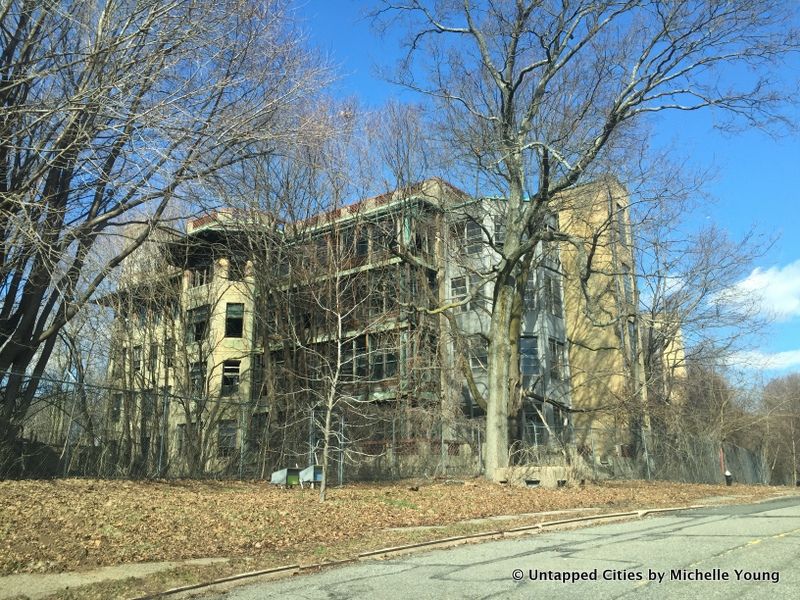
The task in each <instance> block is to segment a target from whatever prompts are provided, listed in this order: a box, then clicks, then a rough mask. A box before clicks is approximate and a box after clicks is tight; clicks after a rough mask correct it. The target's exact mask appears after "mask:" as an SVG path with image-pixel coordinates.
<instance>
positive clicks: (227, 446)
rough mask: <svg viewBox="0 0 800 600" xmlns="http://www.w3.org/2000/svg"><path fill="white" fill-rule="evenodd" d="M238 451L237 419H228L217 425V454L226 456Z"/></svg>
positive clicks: (221, 456) (222, 456)
mask: <svg viewBox="0 0 800 600" xmlns="http://www.w3.org/2000/svg"><path fill="white" fill-rule="evenodd" d="M235 453H236V421H234V420H233V419H226V420H223V421H220V422H219V425H218V426H217V456H219V457H220V458H224V457H226V456H233V455H234V454H235Z"/></svg>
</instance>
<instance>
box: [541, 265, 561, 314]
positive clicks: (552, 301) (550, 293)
mask: <svg viewBox="0 0 800 600" xmlns="http://www.w3.org/2000/svg"><path fill="white" fill-rule="evenodd" d="M544 292H545V302H546V303H547V311H548V312H549V313H550V314H551V315H553V316H555V317H562V316H563V315H564V305H563V302H562V300H561V286H560V285H559V282H558V279H556V278H555V277H553V276H552V275H545V277H544Z"/></svg>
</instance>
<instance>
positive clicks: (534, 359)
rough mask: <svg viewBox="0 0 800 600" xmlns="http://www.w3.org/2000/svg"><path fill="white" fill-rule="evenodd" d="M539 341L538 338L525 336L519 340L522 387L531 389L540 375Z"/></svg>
mask: <svg viewBox="0 0 800 600" xmlns="http://www.w3.org/2000/svg"><path fill="white" fill-rule="evenodd" d="M539 370H540V364H539V340H538V338H537V337H536V336H532V335H524V336H522V337H520V339H519V374H520V376H521V377H522V386H523V387H524V388H526V389H530V388H531V387H532V386H533V384H534V383H536V377H537V376H538V375H539Z"/></svg>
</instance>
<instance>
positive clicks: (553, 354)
mask: <svg viewBox="0 0 800 600" xmlns="http://www.w3.org/2000/svg"><path fill="white" fill-rule="evenodd" d="M548 353H549V355H550V356H548V361H549V363H550V378H551V379H554V380H556V381H561V380H562V379H564V377H565V375H566V373H565V365H566V357H565V355H564V342H560V341H558V340H556V339H553V338H550V339H549V340H548Z"/></svg>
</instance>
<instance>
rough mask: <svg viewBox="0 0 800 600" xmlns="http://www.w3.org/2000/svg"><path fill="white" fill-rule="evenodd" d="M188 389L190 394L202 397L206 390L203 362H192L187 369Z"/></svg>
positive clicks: (204, 364) (204, 365)
mask: <svg viewBox="0 0 800 600" xmlns="http://www.w3.org/2000/svg"><path fill="white" fill-rule="evenodd" d="M189 389H190V391H191V393H192V394H195V395H198V396H201V395H203V393H204V391H205V389H206V363H205V362H194V363H192V364H191V366H190V367H189Z"/></svg>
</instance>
